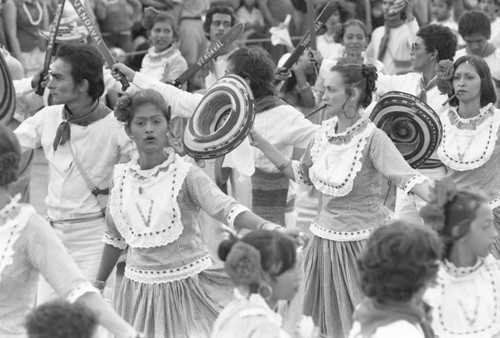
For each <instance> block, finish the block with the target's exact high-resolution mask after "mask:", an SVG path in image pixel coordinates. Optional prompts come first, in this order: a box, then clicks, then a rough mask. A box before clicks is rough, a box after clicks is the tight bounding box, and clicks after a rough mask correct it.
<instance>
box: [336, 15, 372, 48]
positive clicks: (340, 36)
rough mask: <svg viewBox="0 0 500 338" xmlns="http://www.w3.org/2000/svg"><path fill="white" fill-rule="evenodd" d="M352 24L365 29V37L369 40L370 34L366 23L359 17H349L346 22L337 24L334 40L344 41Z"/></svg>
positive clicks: (337, 41)
mask: <svg viewBox="0 0 500 338" xmlns="http://www.w3.org/2000/svg"><path fill="white" fill-rule="evenodd" d="M350 26H358V27H360V28H361V29H362V30H363V33H364V34H365V38H366V40H367V41H368V38H369V35H368V29H366V26H365V24H364V23H363V21H360V20H358V19H349V20H347V21H346V22H344V23H339V24H338V25H337V26H335V31H334V32H333V40H334V41H335V42H336V43H342V42H343V40H344V35H345V31H346V29H347V27H350Z"/></svg>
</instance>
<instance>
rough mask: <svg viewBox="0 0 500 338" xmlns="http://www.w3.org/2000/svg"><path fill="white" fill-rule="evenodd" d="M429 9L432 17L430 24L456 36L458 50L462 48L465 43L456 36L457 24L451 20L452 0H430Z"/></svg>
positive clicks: (458, 35)
mask: <svg viewBox="0 0 500 338" xmlns="http://www.w3.org/2000/svg"><path fill="white" fill-rule="evenodd" d="M430 9H431V14H432V17H433V21H432V22H431V23H434V24H437V25H442V26H445V27H448V28H449V29H451V31H452V32H453V33H454V34H455V35H456V36H457V40H458V46H459V48H462V47H463V46H464V45H465V42H464V40H463V39H462V38H461V37H460V34H458V23H457V22H456V21H455V19H454V18H453V0H431V7H430Z"/></svg>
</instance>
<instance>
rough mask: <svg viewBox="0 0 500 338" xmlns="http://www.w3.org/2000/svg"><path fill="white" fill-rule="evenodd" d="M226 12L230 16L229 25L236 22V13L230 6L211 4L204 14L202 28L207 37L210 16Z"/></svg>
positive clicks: (210, 20)
mask: <svg viewBox="0 0 500 338" xmlns="http://www.w3.org/2000/svg"><path fill="white" fill-rule="evenodd" d="M217 13H219V14H227V15H230V16H231V27H232V26H234V24H235V23H236V15H235V14H234V11H233V9H232V8H231V7H228V6H212V7H210V8H209V9H208V11H207V14H205V21H204V22H203V30H204V31H205V36H206V37H207V38H209V34H210V26H211V25H212V17H213V16H214V14H217Z"/></svg>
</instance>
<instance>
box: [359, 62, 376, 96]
mask: <svg viewBox="0 0 500 338" xmlns="http://www.w3.org/2000/svg"><path fill="white" fill-rule="evenodd" d="M361 74H362V75H363V77H364V78H365V79H366V91H367V92H368V93H372V92H374V91H375V90H376V87H375V86H376V83H377V79H378V73H377V68H376V67H375V66H374V65H371V64H363V65H361Z"/></svg>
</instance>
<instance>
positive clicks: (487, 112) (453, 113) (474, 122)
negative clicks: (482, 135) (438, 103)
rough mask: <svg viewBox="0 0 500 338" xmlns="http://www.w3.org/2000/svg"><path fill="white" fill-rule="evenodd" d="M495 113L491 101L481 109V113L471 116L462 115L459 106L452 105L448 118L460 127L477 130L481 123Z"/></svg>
mask: <svg viewBox="0 0 500 338" xmlns="http://www.w3.org/2000/svg"><path fill="white" fill-rule="evenodd" d="M494 114H495V111H494V109H493V103H490V104H488V105H486V106H484V107H482V108H481V109H479V114H478V115H476V116H474V117H471V118H463V117H461V116H460V114H459V113H458V108H457V107H450V110H449V112H448V118H449V120H450V123H451V124H452V125H453V126H455V127H457V128H459V129H466V130H475V129H476V128H477V127H478V126H479V125H480V124H482V123H483V122H484V121H485V120H487V119H488V118H490V117H492V116H493V115H494Z"/></svg>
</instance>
